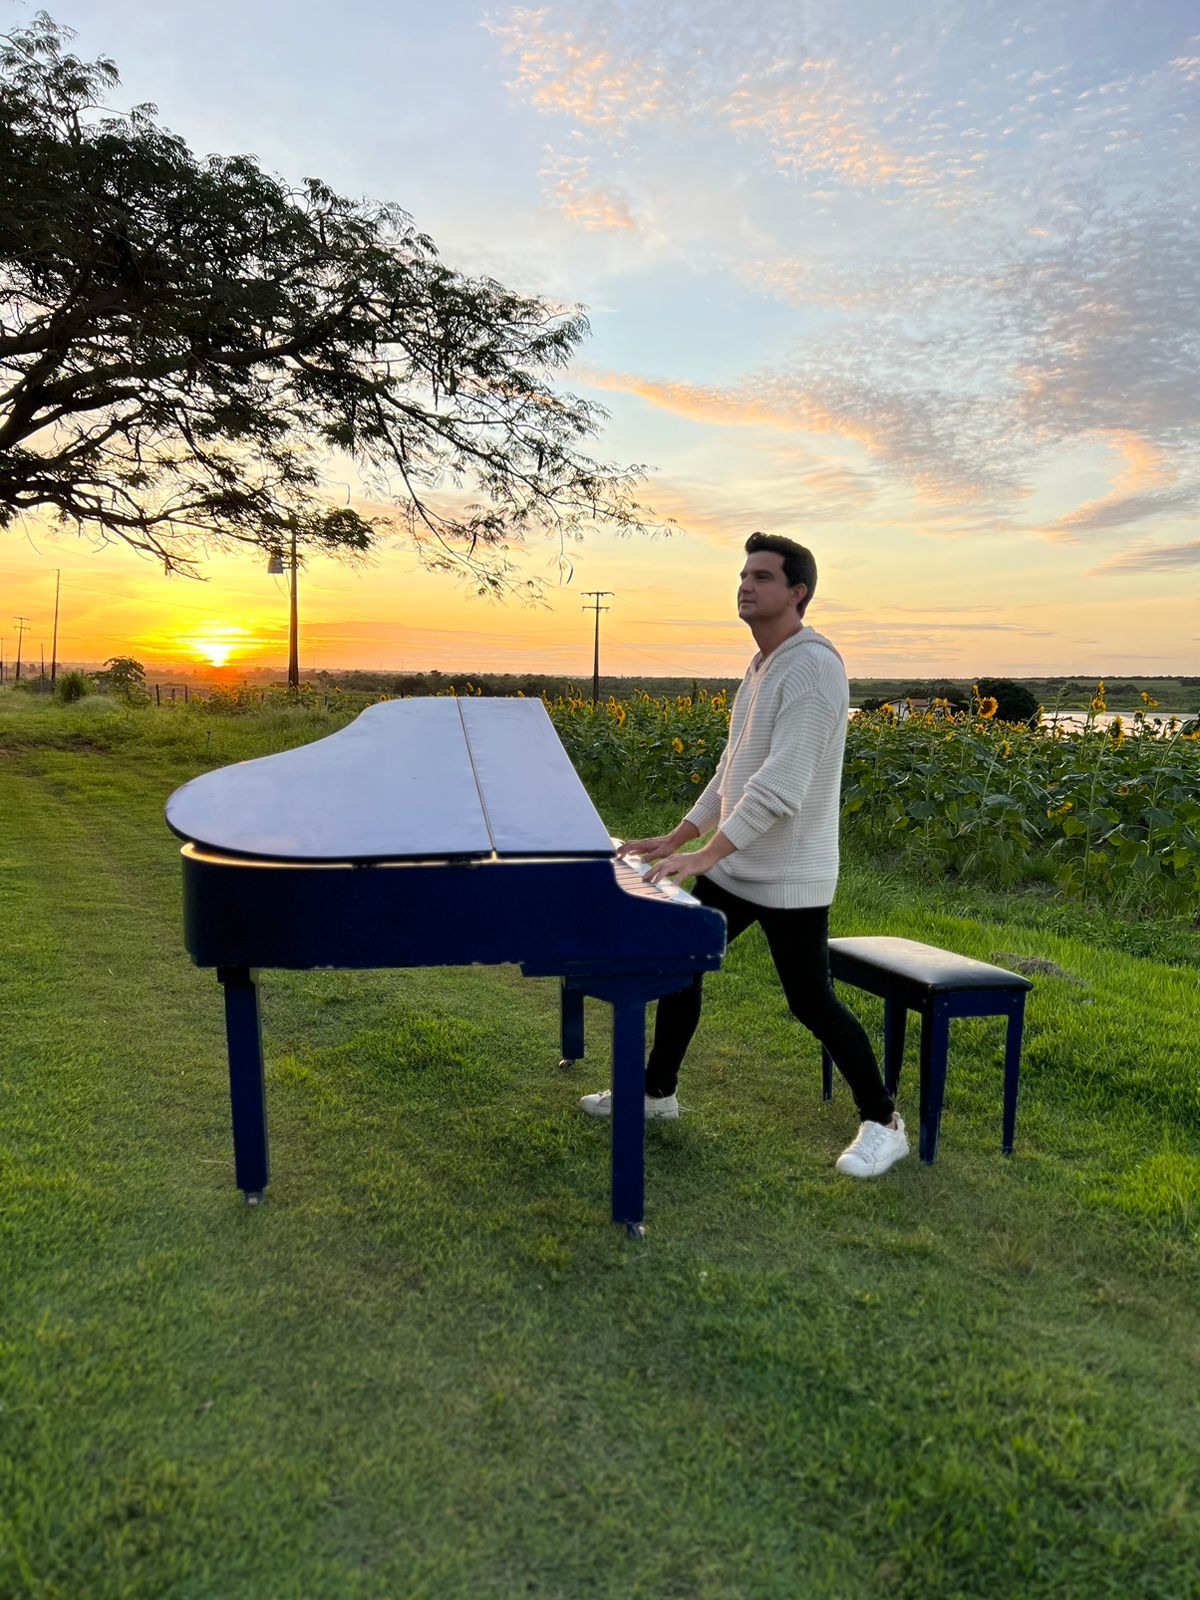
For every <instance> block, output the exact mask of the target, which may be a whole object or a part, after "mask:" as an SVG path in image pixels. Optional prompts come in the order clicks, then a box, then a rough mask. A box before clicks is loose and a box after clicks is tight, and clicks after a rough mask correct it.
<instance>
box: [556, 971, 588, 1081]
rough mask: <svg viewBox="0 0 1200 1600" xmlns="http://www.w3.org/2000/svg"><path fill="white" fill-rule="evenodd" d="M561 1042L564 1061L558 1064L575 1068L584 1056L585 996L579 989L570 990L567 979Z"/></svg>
mask: <svg viewBox="0 0 1200 1600" xmlns="http://www.w3.org/2000/svg"><path fill="white" fill-rule="evenodd" d="M560 1041H561V1044H562V1059H561V1060H560V1061H559V1063H558V1064H559V1066H560V1067H562V1068H564V1069H565V1068H567V1067H573V1066H574V1065H575V1063H576V1062H577V1061H579V1060H581V1059H582V1056H583V996H582V995H581V994H580V992H579V990H578V989H568V988H567V980H566V979H565V978H564V979H563V983H562V1017H561V1031H560Z"/></svg>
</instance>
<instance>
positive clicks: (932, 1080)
mask: <svg viewBox="0 0 1200 1600" xmlns="http://www.w3.org/2000/svg"><path fill="white" fill-rule="evenodd" d="M829 970H830V972H831V974H832V976H833V978H834V980H835V981H836V982H839V983H849V984H853V985H854V987H855V988H858V989H864V990H866V991H867V993H868V994H874V995H879V996H880V997H881V998H882V1000H883V1008H884V1048H883V1073H884V1082H885V1083H886V1085H887V1091H888V1093H889V1094H893V1095H894V1094H895V1092H896V1089H897V1086H898V1084H899V1082H900V1067H901V1063H902V1062H903V1059H904V1033H905V1025H906V1023H907V1020H908V1013H909V1012H910V1011H916V1012H917V1013H919V1015H920V1018H921V1138H920V1154H921V1160H922V1161H924V1162H932V1161H933V1159H934V1157H935V1156H936V1155H937V1144H938V1128H939V1124H940V1123H941V1117H942V1101H943V1099H944V1097H945V1090H946V1070H947V1061H948V1056H949V1050H950V1024H951V1022H952V1021H953V1020H954V1018H955V1017H1007V1018H1008V1029H1007V1034H1006V1039H1005V1051H1004V1132H1003V1139H1002V1141H1001V1149H1002V1150H1003V1152H1004V1154H1005V1155H1006V1156H1010V1155H1011V1154H1012V1148H1013V1139H1014V1136H1015V1134H1016V1124H1017V1088H1018V1084H1019V1081H1020V1075H1021V1036H1022V1032H1023V1029H1024V1023H1025V996H1026V993H1027V992H1028V991H1029V990H1030V989H1031V988H1032V987H1033V985H1032V983H1031V982H1030V981H1029V979H1028V978H1023V977H1021V976H1020V975H1019V974H1018V973H1015V972H1008V971H1007V970H1006V969H1005V968H1004V967H994V966H992V965H990V963H988V962H986V961H974V960H972V959H971V958H970V957H968V956H960V955H955V954H953V952H951V951H949V950H939V949H938V948H937V947H936V945H930V944H920V943H918V941H917V940H915V939H892V938H886V937H875V938H858V939H831V940H830V941H829ZM821 1088H822V1094H823V1097H824V1098H825V1099H826V1100H829V1099H831V1098H832V1096H833V1062H832V1060H831V1058H830V1055H829V1052H828V1051H827V1050H822V1052H821Z"/></svg>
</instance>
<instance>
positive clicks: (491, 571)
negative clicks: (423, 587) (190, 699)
mask: <svg viewBox="0 0 1200 1600" xmlns="http://www.w3.org/2000/svg"><path fill="white" fill-rule="evenodd" d="M70 37H71V35H70V34H69V33H68V32H67V31H65V30H64V29H62V28H60V27H58V25H57V24H55V23H54V22H53V21H52V20H51V19H50V18H49V17H47V16H46V15H45V14H44V13H39V14H38V16H37V17H36V19H35V20H34V22H33V24H32V25H31V26H30V27H29V28H26V29H21V30H17V31H14V32H13V33H11V34H9V35H3V36H0V527H3V526H6V525H8V524H11V523H12V522H13V521H14V520H15V519H16V518H17V517H19V516H20V515H21V514H22V513H23V512H26V511H35V510H37V511H43V512H45V511H49V512H51V513H52V514H54V515H56V516H57V518H58V519H59V520H61V521H63V522H65V523H67V524H70V525H74V526H75V527H77V528H79V529H80V530H83V529H88V530H93V531H96V532H98V533H100V534H101V535H102V536H103V537H105V538H108V539H123V540H124V541H125V542H126V543H128V544H130V545H132V546H133V547H134V548H135V549H138V550H141V551H145V552H148V553H150V554H152V555H153V556H155V557H157V558H159V559H160V560H161V561H162V562H163V564H164V567H165V569H166V570H167V571H172V570H183V571H193V572H194V570H195V561H196V558H197V552H198V551H199V550H201V549H203V548H206V547H207V546H208V545H210V544H212V543H216V544H218V545H219V544H226V545H228V544H230V543H237V542H242V543H247V544H251V545H259V546H262V547H264V548H265V549H267V550H268V551H270V552H271V553H273V554H281V553H282V552H283V550H284V548H285V547H288V546H290V539H291V535H292V533H293V531H294V532H295V533H296V535H297V538H298V540H299V541H300V542H301V544H302V545H307V546H310V547H311V546H313V545H316V546H319V547H324V548H326V549H329V550H332V551H343V552H353V551H361V550H365V549H366V548H368V547H369V546H370V545H371V543H372V542H373V541H374V540H375V538H376V537H377V536H378V535H379V534H380V533H381V532H382V531H383V530H384V529H388V528H401V529H404V530H406V531H407V532H408V533H410V534H411V535H413V536H414V537H415V539H416V541H417V543H418V546H419V548H420V549H421V552H422V554H423V556H424V558H425V559H426V560H427V561H428V562H429V563H430V564H431V565H433V566H435V567H443V568H447V567H457V568H459V569H460V570H461V569H463V568H464V567H465V568H466V570H468V571H469V572H470V573H471V574H472V575H473V576H474V577H475V578H476V579H477V580H478V582H479V585H480V587H481V588H482V587H491V588H496V587H500V588H503V587H507V586H509V585H510V584H511V583H512V582H513V579H512V567H511V564H510V562H509V560H508V559H507V557H506V555H505V552H506V550H509V549H511V547H512V546H513V545H514V544H517V543H520V542H521V541H522V539H523V538H524V537H525V536H526V535H527V534H529V533H532V532H542V533H546V532H548V533H551V534H552V535H554V536H555V537H556V538H557V539H558V540H559V541H560V549H561V548H562V546H563V544H564V543H565V541H566V540H567V539H569V538H572V537H574V536H576V535H577V534H578V533H579V531H580V530H581V529H582V527H583V526H585V525H586V524H587V523H589V522H592V521H595V520H597V519H599V520H603V521H605V522H607V523H608V524H610V525H613V526H615V527H616V528H618V529H620V530H629V529H644V528H645V525H646V521H645V519H646V515H647V514H646V512H645V510H644V508H643V507H641V506H639V504H638V503H637V501H636V500H635V499H634V498H633V491H634V489H635V487H636V485H637V483H638V482H639V481H640V479H641V478H642V476H643V475H644V471H643V469H642V468H640V467H630V468H627V469H621V468H617V467H613V466H605V465H600V464H597V463H596V462H594V461H592V460H591V459H590V458H589V457H588V456H586V455H584V454H582V453H581V445H582V443H583V441H585V440H587V439H589V438H591V437H593V436H594V435H595V434H596V433H597V431H598V428H599V426H600V423H601V421H602V420H603V418H604V417H605V415H606V413H605V412H604V411H603V410H602V409H601V408H600V407H598V406H594V405H592V404H590V403H588V402H586V401H584V400H581V399H579V398H577V397H574V396H571V395H563V394H560V393H558V392H557V391H556V390H554V389H553V388H552V387H550V384H549V382H548V381H547V380H548V376H549V375H550V374H552V373H553V372H555V371H556V370H558V369H561V368H562V367H564V366H565V365H566V363H567V362H568V361H569V360H570V358H571V356H572V354H573V352H574V351H575V349H576V348H577V346H578V345H579V343H580V341H581V340H582V339H583V338H584V336H585V335H586V333H587V322H586V319H585V318H584V317H583V316H582V314H581V313H580V311H579V309H578V308H577V307H576V308H563V307H559V306H556V305H553V304H550V303H548V302H547V301H544V300H542V299H539V298H535V297H530V296H525V295H521V294H517V293H514V292H513V291H511V290H509V289H506V288H504V287H503V286H502V285H501V284H499V283H496V282H495V281H493V280H492V279H490V278H469V277H465V276H463V275H461V274H459V273H457V272H454V271H452V270H451V269H450V268H449V267H447V266H445V265H443V263H442V262H441V261H440V259H439V258H438V254H437V251H436V249H435V247H434V245H433V243H432V241H431V240H430V239H429V238H427V237H426V236H425V235H424V234H422V233H420V232H418V231H417V230H416V228H415V226H414V224H413V222H412V219H411V218H410V217H409V216H408V215H407V214H406V213H405V212H403V211H402V210H400V209H399V207H397V206H394V205H385V204H375V203H370V202H365V201H364V202H352V201H350V200H347V199H344V198H343V197H341V196H339V195H337V194H335V193H334V192H333V191H332V190H331V189H330V188H328V187H327V186H326V185H325V184H324V183H322V182H321V181H320V180H318V179H315V178H312V179H308V180H306V181H305V183H304V184H303V185H302V186H301V187H300V188H291V187H289V186H287V185H286V184H285V183H283V182H282V181H281V180H279V179H278V178H275V177H271V176H269V175H268V174H266V173H264V172H263V171H261V170H260V168H259V167H258V165H257V164H256V162H255V161H254V160H253V158H251V157H249V156H233V157H224V156H210V157H208V158H206V159H203V160H200V159H197V158H196V157H195V156H194V155H193V154H192V152H191V151H190V150H189V149H188V147H187V145H186V144H185V143H184V141H183V140H182V139H180V138H178V137H176V136H175V135H174V134H171V133H169V132H168V131H167V130H165V129H164V128H162V127H160V126H158V124H157V123H156V122H155V120H154V119H155V116H156V115H157V113H156V110H155V108H154V107H153V106H150V105H141V106H136V107H134V108H133V109H132V110H131V111H129V112H128V113H127V114H124V115H114V114H108V113H103V112H102V110H101V107H102V104H103V100H104V97H105V96H106V95H107V94H108V93H109V92H110V91H111V90H112V89H113V88H114V87H115V86H116V85H117V84H118V82H119V76H118V73H117V69H116V67H115V65H114V64H113V63H112V62H111V61H109V60H107V59H104V58H101V59H100V60H97V61H94V62H90V63H85V62H83V61H80V60H79V59H77V58H76V57H75V56H73V55H71V54H69V53H67V52H66V45H67V44H68V43H69V40H70ZM339 457H341V458H342V463H343V471H342V474H341V476H342V478H343V479H344V478H345V477H346V476H347V474H346V471H345V470H344V466H345V458H347V457H348V458H349V459H350V460H351V461H352V462H353V464H354V467H355V469H356V470H357V473H358V475H359V477H360V480H361V481H362V483H363V486H364V490H365V492H366V495H367V496H368V497H369V501H375V502H379V503H380V504H379V509H378V510H372V508H371V506H370V504H369V503H367V504H365V505H364V508H363V509H359V507H357V506H354V505H352V504H351V505H346V504H342V505H338V506H334V505H331V504H330V501H329V498H328V496H327V494H326V493H325V492H324V491H325V489H326V486H327V485H328V484H329V483H330V482H331V481H332V480H333V477H334V475H335V474H336V468H337V463H338V458H339ZM341 498H342V499H343V500H345V498H346V495H345V491H344V487H343V490H342V496H341Z"/></svg>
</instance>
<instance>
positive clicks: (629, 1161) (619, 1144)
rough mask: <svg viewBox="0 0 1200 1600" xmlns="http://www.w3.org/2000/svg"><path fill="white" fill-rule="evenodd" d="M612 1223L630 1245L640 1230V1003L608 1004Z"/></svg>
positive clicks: (642, 1200) (642, 1067)
mask: <svg viewBox="0 0 1200 1600" xmlns="http://www.w3.org/2000/svg"><path fill="white" fill-rule="evenodd" d="M612 1087H613V1105H612V1219H613V1221H614V1222H617V1223H624V1225H625V1231H626V1232H627V1233H628V1234H629V1235H630V1236H631V1237H632V1238H635V1239H640V1238H642V1236H643V1234H644V1232H645V1229H644V1228H643V1226H642V1218H643V1215H644V1213H645V1170H644V1167H645V1141H646V1105H645V1091H646V1002H645V1000H643V999H636V1000H635V999H625V998H621V999H614V1001H613V1022H612Z"/></svg>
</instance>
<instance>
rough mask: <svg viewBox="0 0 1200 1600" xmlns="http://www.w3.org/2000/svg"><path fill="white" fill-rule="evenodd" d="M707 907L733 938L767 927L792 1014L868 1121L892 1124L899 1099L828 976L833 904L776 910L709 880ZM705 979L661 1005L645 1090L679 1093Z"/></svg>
mask: <svg viewBox="0 0 1200 1600" xmlns="http://www.w3.org/2000/svg"><path fill="white" fill-rule="evenodd" d="M692 893H693V894H694V895H695V897H696V899H697V900H699V901H700V902H701V904H702V905H706V906H711V907H712V908H713V910H714V911H720V912H722V913H723V914H724V917H725V923H726V927H727V928H728V938H729V943H730V944H732V943H733V941H734V940H735V939H736V938H737V937H738V935H739V934H741V933H745V931H746V929H747V928H749V927H751V926H753V924H754V923H756V922H759V923H761V924H762V930H763V932H764V933H765V934H766V936H767V944H768V946H769V947H770V951H771V959H772V960H773V961H774V963H775V970H776V972H777V973H778V974H779V981H780V983H781V984H782V985H783V992H784V994H785V995H786V997H787V1003H788V1006H789V1007H790V1009H791V1013H792V1015H793V1016H794V1017H795V1018H796V1019H797V1020H798V1021H799V1022H802V1023H803V1024H804V1026H805V1027H806V1028H807V1029H808V1031H809V1032H810V1033H812V1034H815V1035H816V1037H817V1038H818V1039H819V1040H820V1041H821V1043H822V1044H823V1045H824V1046H825V1048H826V1049H827V1050H828V1051H829V1054H830V1055H831V1056H832V1057H833V1060H834V1063H835V1064H836V1066H837V1069H838V1071H839V1072H840V1073H841V1075H842V1077H843V1078H845V1080H846V1082H847V1083H848V1084H849V1085H850V1092H851V1094H852V1095H853V1096H854V1103H855V1105H856V1106H857V1107H858V1114H859V1117H860V1119H861V1120H862V1121H863V1122H890V1121H891V1119H892V1113H893V1111H894V1110H895V1102H894V1101H893V1100H892V1097H891V1095H889V1094H888V1092H887V1090H886V1089H885V1088H884V1086H883V1079H882V1077H881V1076H880V1073H879V1063H878V1062H877V1061H876V1059H875V1052H874V1050H872V1048H871V1041H870V1039H868V1038H867V1035H866V1032H865V1030H864V1029H863V1026H862V1024H861V1023H860V1022H859V1021H858V1019H857V1017H855V1015H854V1013H853V1012H852V1011H849V1010H848V1009H847V1008H846V1007H845V1006H844V1005H843V1004H842V1002H841V1001H840V1000H839V999H838V997H837V995H836V993H835V992H834V988H833V980H832V979H831V978H830V976H829V907H828V906H803V907H800V908H798V909H795V910H790V911H776V910H773V909H772V908H771V907H770V906H759V905H755V904H754V903H753V901H750V900H743V899H742V898H741V896H740V895H736V894H730V893H729V891H728V890H727V889H722V888H721V887H720V886H719V885H718V884H715V883H712V882H710V880H709V879H708V878H705V877H700V878H697V879H696V887H695V888H694V889H693V890H692ZM703 982H704V980H703V977H701V976H698V977H697V978H696V979H695V981H694V982H693V983H692V984H690V985H689V987H688V988H686V989H679V990H677V991H676V993H675V994H667V995H664V996H663V997H662V999H661V1000H660V1001H659V1002H658V1009H657V1013H656V1015H655V1018H654V1044H653V1046H652V1048H651V1051H650V1057H649V1060H648V1061H647V1062H646V1093H647V1094H649V1095H654V1096H655V1097H656V1098H658V1097H660V1096H662V1095H667V1094H674V1093H675V1087H676V1084H677V1083H678V1082H679V1068H680V1066H681V1065H682V1063H683V1058H684V1056H685V1055H686V1054H687V1048H688V1045H689V1044H690V1043H691V1042H692V1035H693V1034H694V1033H695V1031H696V1025H697V1024H698V1023H699V1021H700V1006H701V999H702V995H701V990H702V986H703Z"/></svg>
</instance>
